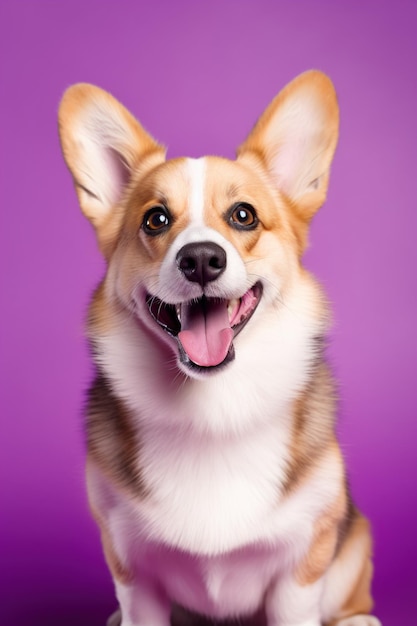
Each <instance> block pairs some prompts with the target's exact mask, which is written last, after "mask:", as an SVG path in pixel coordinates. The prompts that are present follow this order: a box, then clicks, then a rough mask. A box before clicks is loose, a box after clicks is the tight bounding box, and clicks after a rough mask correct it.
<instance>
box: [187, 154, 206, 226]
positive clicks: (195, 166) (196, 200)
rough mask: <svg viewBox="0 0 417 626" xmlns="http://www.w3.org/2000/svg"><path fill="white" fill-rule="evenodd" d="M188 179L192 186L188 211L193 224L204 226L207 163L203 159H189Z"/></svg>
mask: <svg viewBox="0 0 417 626" xmlns="http://www.w3.org/2000/svg"><path fill="white" fill-rule="evenodd" d="M186 168H187V178H188V181H189V185H190V193H189V198H188V210H189V212H190V217H191V223H193V224H198V225H203V224H204V217H203V216H204V206H205V202H204V183H205V178H206V161H205V159H204V157H202V158H201V159H187V161H186Z"/></svg>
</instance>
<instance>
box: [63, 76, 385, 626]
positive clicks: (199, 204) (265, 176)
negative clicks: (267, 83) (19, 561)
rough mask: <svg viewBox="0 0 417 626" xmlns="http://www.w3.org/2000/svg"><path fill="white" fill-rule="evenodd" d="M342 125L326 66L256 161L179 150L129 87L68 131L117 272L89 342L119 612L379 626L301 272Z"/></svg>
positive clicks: (93, 424) (84, 204) (310, 282)
mask: <svg viewBox="0 0 417 626" xmlns="http://www.w3.org/2000/svg"><path fill="white" fill-rule="evenodd" d="M338 126H339V109H338V103H337V97H336V94H335V90H334V87H333V84H332V82H331V80H330V79H329V78H328V77H327V76H326V75H325V74H323V73H321V72H319V71H316V70H312V71H309V72H306V73H304V74H301V75H300V76H298V77H297V78H295V79H294V80H293V81H292V82H291V83H289V84H288V85H287V86H286V87H285V88H284V89H283V90H282V91H281V92H280V93H279V94H278V95H277V96H276V97H275V98H274V99H273V101H272V102H271V103H270V105H269V106H268V107H267V108H266V110H265V111H264V113H263V114H262V115H261V117H260V118H259V119H258V121H257V123H256V124H255V126H254V127H253V130H252V131H251V132H250V134H249V136H248V137H247V139H246V140H245V141H244V143H243V144H242V145H241V146H240V147H239V148H238V150H237V157H236V160H234V161H232V160H228V159H225V158H222V157H217V156H207V157H202V158H199V159H192V158H175V159H172V160H166V159H165V149H164V147H163V146H162V145H160V144H159V143H158V142H157V141H155V140H154V139H153V138H152V137H151V136H150V135H149V134H148V133H147V132H146V131H145V130H144V128H143V127H142V126H141V125H140V123H139V122H138V121H137V120H136V119H135V118H134V117H133V116H132V115H131V114H130V113H129V112H128V111H127V110H126V109H125V108H124V107H123V106H122V105H121V104H120V103H119V102H118V101H117V100H116V99H115V98H114V97H113V96H111V95H110V94H109V93H107V92H105V91H103V90H101V89H99V88H98V87H95V86H92V85H89V84H76V85H74V86H72V87H70V88H69V89H68V90H67V91H66V92H65V94H64V96H63V99H62V101H61V105H60V109H59V132H60V138H61V144H62V150H63V154H64V158H65V161H66V163H67V165H68V168H69V170H70V172H71V174H72V177H73V180H74V184H75V189H76V192H77V195H78V199H79V203H80V205H81V209H82V211H83V213H84V215H85V216H86V217H87V218H88V219H89V220H90V222H91V223H92V224H93V226H94V228H95V231H96V234H97V238H98V245H99V248H100V250H101V252H102V254H103V255H104V258H105V261H106V267H107V269H106V273H105V277H104V279H103V281H102V282H101V283H100V285H99V286H98V288H97V289H96V291H95V293H94V296H93V298H92V301H91V304H90V308H89V312H88V320H87V336H88V339H89V345H90V347H91V353H92V357H93V360H94V363H95V368H96V377H95V380H94V382H93V384H92V386H91V388H90V390H89V393H88V400H87V406H86V411H85V418H86V438H87V449H88V454H87V491H88V497H89V503H90V507H91V511H92V514H93V516H94V518H95V520H96V521H97V523H98V526H99V528H100V531H101V538H102V544H103V550H104V554H105V557H106V561H107V563H108V566H109V569H110V572H111V574H112V577H113V580H114V585H115V590H116V596H117V599H118V603H119V610H118V612H117V613H116V614H114V615H113V617H111V618H110V620H109V622H108V623H109V624H118V623H121V624H122V626H168V624H169V623H170V618H171V615H172V613H173V608H175V607H183V610H184V611H187V615H198V616H204V617H206V618H207V617H208V618H210V619H212V620H216V621H221V620H229V619H235V618H238V619H246V618H248V617H250V616H252V615H255V614H258V613H259V611H261V612H262V614H263V615H264V619H265V620H266V623H267V624H268V625H269V626H319V625H320V624H325V625H327V626H330V625H331V626H336V625H337V626H377V625H380V622H379V620H378V619H377V618H376V617H373V616H371V615H370V612H371V609H372V597H371V591H370V584H371V577H372V547H371V533H370V529H369V524H368V522H367V520H366V519H365V518H364V517H363V516H362V515H361V513H360V512H359V511H358V510H357V509H356V508H355V506H354V504H353V502H352V499H351V496H350V493H349V487H348V480H347V476H346V470H345V465H344V461H343V458H342V454H341V451H340V447H339V445H338V442H337V440H336V435H335V414H336V394H335V390H334V389H335V385H334V382H333V379H332V375H331V373H330V371H329V368H328V366H327V364H326V358H325V337H326V332H327V329H328V327H329V313H328V305H327V303H326V298H325V296H324V294H323V291H322V289H321V287H320V286H319V284H318V283H317V282H316V280H315V279H314V278H313V277H312V276H311V275H310V273H309V272H308V271H307V270H306V269H304V267H303V266H302V256H303V253H304V251H305V249H306V245H307V236H308V227H309V223H310V221H311V219H312V217H313V215H314V214H315V213H316V211H317V210H318V209H319V208H320V206H321V205H322V204H323V202H324V200H325V197H326V192H327V187H328V180H329V172H330V166H331V162H332V159H333V155H334V152H335V148H336V143H337V138H338Z"/></svg>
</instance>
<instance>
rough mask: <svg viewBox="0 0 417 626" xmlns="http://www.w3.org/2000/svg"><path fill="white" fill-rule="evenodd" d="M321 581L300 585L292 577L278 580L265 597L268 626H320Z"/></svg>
mask: <svg viewBox="0 0 417 626" xmlns="http://www.w3.org/2000/svg"><path fill="white" fill-rule="evenodd" d="M322 592H323V579H322V578H319V579H318V580H316V581H315V582H314V583H312V584H306V585H301V584H300V583H298V582H297V580H296V579H295V577H294V576H293V575H287V576H285V577H283V578H281V577H280V578H279V579H278V580H277V581H276V582H275V583H274V584H273V585H272V587H271V588H270V590H269V592H268V594H267V597H266V615H267V623H268V626H320V624H321V611H320V601H321V595H322Z"/></svg>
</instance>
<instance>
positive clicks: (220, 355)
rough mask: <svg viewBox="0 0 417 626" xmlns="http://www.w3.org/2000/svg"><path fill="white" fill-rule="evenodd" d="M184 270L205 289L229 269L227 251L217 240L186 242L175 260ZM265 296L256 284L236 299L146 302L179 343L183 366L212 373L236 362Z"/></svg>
mask: <svg viewBox="0 0 417 626" xmlns="http://www.w3.org/2000/svg"><path fill="white" fill-rule="evenodd" d="M176 263H177V267H178V269H179V271H180V272H181V273H182V274H183V275H184V277H185V278H186V279H187V280H188V281H190V282H195V283H199V284H200V285H201V287H202V289H203V291H204V288H205V286H206V285H207V283H209V282H212V281H215V280H217V278H219V276H220V275H221V274H222V273H223V272H224V270H225V269H226V264H227V257H226V252H225V251H224V250H223V248H221V247H220V246H219V245H217V244H215V243H213V242H198V243H191V244H186V245H185V246H183V247H182V248H181V250H180V251H179V252H178V254H177V257H176ZM261 296H262V284H261V283H260V282H257V283H255V284H254V285H253V286H252V287H251V288H250V289H248V291H246V293H244V294H243V295H242V297H240V298H238V299H236V298H233V299H230V300H227V299H222V298H208V297H206V296H205V295H203V296H201V297H200V298H198V299H193V300H191V301H187V302H182V303H180V304H170V303H168V302H163V301H162V300H160V299H159V298H158V297H156V296H153V295H151V294H147V296H146V304H147V306H148V309H149V312H150V314H151V316H152V317H153V319H154V320H155V321H156V322H157V323H158V324H159V326H160V327H161V328H163V329H164V331H165V332H167V333H169V334H170V335H171V336H173V337H175V338H176V339H177V342H178V347H179V355H180V358H181V361H182V363H184V364H185V365H187V366H189V367H190V368H198V369H200V370H201V369H203V370H204V369H211V368H218V367H219V366H223V365H226V364H227V363H229V362H230V361H232V360H233V359H234V356H235V353H234V346H233V339H234V338H235V337H236V336H237V334H238V333H239V332H240V331H241V330H242V329H243V328H244V326H245V325H246V324H247V323H248V321H249V320H250V318H251V317H252V315H253V313H254V312H255V310H256V308H257V306H258V304H259V301H260V299H261Z"/></svg>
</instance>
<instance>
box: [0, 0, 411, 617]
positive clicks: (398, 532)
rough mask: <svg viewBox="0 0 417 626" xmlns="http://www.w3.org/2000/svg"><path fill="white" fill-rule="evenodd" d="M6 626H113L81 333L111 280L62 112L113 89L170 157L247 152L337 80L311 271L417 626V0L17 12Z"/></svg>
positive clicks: (351, 430) (2, 5) (379, 523)
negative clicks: (92, 498)
mask: <svg viewBox="0 0 417 626" xmlns="http://www.w3.org/2000/svg"><path fill="white" fill-rule="evenodd" d="M0 11H1V13H0V29H1V32H0V46H1V51H0V60H1V61H0V62H1V100H0V107H1V122H0V123H1V133H0V142H1V143H0V147H1V168H0V177H1V186H0V193H1V230H0V234H1V247H0V254H1V302H2V305H1V324H0V333H1V346H2V347H1V367H2V373H1V378H0V380H1V400H2V408H1V460H0V462H1V465H2V468H1V482H2V485H1V486H2V494H1V501H0V502H1V504H0V508H1V518H0V521H1V526H2V529H1V534H0V537H1V542H2V544H3V545H2V547H1V549H0V550H1V551H0V555H1V557H0V560H1V567H0V575H1V577H2V583H1V589H2V592H3V593H2V595H3V600H2V606H1V609H0V615H1V620H0V621H1V624H2V625H3V626H41V625H42V626H52V625H54V626H55V625H56V624H59V625H60V626H70V625H71V626H72V625H74V624H79V625H80V626H83V625H86V626H87V625H88V626H103V625H104V620H105V617H106V616H107V614H108V612H109V611H110V610H111V609H112V608H113V606H114V599H113V591H112V584H111V581H110V577H109V575H108V573H107V570H106V567H105V565H104V561H103V558H102V556H101V549H100V545H99V538H98V533H97V531H96V528H95V526H94V524H93V523H92V521H91V520H90V516H89V513H88V510H87V506H86V498H85V493H84V484H83V463H84V447H83V436H82V421H81V407H82V402H83V390H84V389H85V388H86V385H87V384H88V380H89V377H90V368H89V363H88V358H87V352H86V348H85V343H84V340H83V330H82V319H83V316H84V312H85V308H86V303H87V300H88V297H89V294H90V292H91V290H92V288H93V286H94V285H95V283H96V282H97V280H98V279H99V277H100V275H101V273H102V270H103V264H102V261H101V259H100V257H99V254H98V252H97V251H96V247H95V241H94V236H93V233H92V232H91V230H90V227H89V225H88V224H87V222H85V221H84V219H83V218H82V216H81V214H80V212H79V209H78V205H77V202H76V197H75V192H74V190H73V188H72V183H71V180H70V176H69V174H68V172H67V170H66V168H65V166H64V163H63V161H62V158H61V155H60V149H59V145H58V139H57V130H56V110H57V106H58V102H59V99H60V96H61V94H62V92H63V91H64V89H65V88H66V87H67V86H68V85H70V84H71V83H74V82H78V81H88V82H93V83H96V84H98V85H100V86H102V87H104V88H106V89H108V90H110V91H111V92H113V93H114V95H116V96H117V97H118V98H119V99H120V100H122V102H124V103H125V104H126V105H127V106H128V107H129V108H130V109H131V110H133V111H134V112H135V114H137V116H138V117H139V119H140V120H141V121H142V123H143V124H144V125H145V127H147V128H148V129H149V130H150V131H151V132H152V133H153V134H154V135H155V136H156V137H157V138H158V139H160V140H161V141H163V142H165V143H167V145H168V146H169V154H170V155H171V156H174V155H180V154H189V155H192V156H198V155H200V154H204V153H220V154H223V155H226V156H232V155H233V153H234V148H235V147H236V146H237V144H238V143H239V142H240V141H241V140H242V139H243V138H244V137H245V135H246V133H247V132H248V131H249V129H250V128H251V126H252V124H253V123H254V121H255V119H256V117H257V116H258V115H259V114H260V112H261V111H262V110H263V108H264V106H266V104H267V103H268V102H269V101H270V99H271V98H272V97H273V96H274V95H275V93H276V92H277V91H278V90H279V89H280V88H281V87H282V86H283V85H284V84H285V83H286V82H287V81H288V80H290V79H291V78H293V77H294V76H295V75H296V74H298V73H299V72H301V71H304V70H305V69H308V68H311V67H315V68H319V69H322V70H324V71H325V72H327V73H328V74H329V75H330V76H331V77H332V79H333V80H334V82H335V84H336V88H337V91H338V93H339V97H340V106H341V111H342V124H341V138H340V144H339V148H338V151H337V154H336V159H335V163H334V167H333V171H332V178H331V184H330V192H329V197H328V201H327V204H326V206H325V207H324V209H322V211H321V212H320V214H319V215H318V217H317V218H316V220H315V222H314V225H313V228H312V236H311V242H312V243H311V248H310V250H309V252H308V253H307V255H306V263H307V265H308V266H309V267H310V268H311V269H312V270H314V271H315V272H316V273H317V274H318V276H319V277H320V278H321V280H322V282H323V283H324V285H325V287H326V288H327V291H328V293H329V296H330V299H331V301H332V302H333V304H334V312H335V315H334V317H335V324H334V330H333V333H332V344H331V347H330V358H331V361H332V362H333V364H334V368H335V371H336V374H337V376H338V378H339V380H340V392H341V405H340V414H341V426H340V433H341V439H342V442H343V448H344V451H345V453H346V456H347V459H348V463H349V468H350V475H351V482H352V486H353V490H354V493H355V496H356V499H357V501H358V503H359V504H360V506H361V507H362V509H363V510H364V511H365V512H366V514H367V515H368V516H369V517H370V518H371V520H372V522H373V526H374V530H375V551H376V555H375V564H376V575H375V585H374V588H375V596H376V603H377V612H378V613H379V615H380V616H381V617H382V619H383V620H384V626H398V625H399V624H401V626H412V625H413V626H414V625H415V624H416V623H417V600H416V597H417V565H416V563H417V538H416V537H417V533H416V529H417V511H416V509H417V506H416V477H417V459H416V457H417V455H416V440H417V437H416V421H417V420H416V417H417V393H416V387H417V381H416V372H417V367H416V366H417V358H416V355H417V341H416V326H417V324H416V320H417V316H416V305H417V289H416V287H417V281H416V261H417V245H416V236H417V184H416V181H417V174H416V167H417V151H416V146H417V127H416V126H417V125H416V119H417V115H416V110H417V109H416V92H417V88H416V76H417V72H416V59H417V56H416V53H417V37H416V27H417V3H416V2H415V1H414V0H410V1H409V2H407V1H402V0H395V1H394V0H393V1H392V2H389V1H383V0H375V1H369V0H363V1H362V2H352V1H349V0H346V1H340V2H332V1H331V0H328V1H326V0H322V1H319V0H316V1H315V2H312V1H310V0H305V1H300V0H298V1H296V2H294V1H293V2H291V1H290V0H288V1H277V0H276V1H272V0H271V1H267V0H253V1H246V2H245V1H243V0H236V1H233V0H229V1H222V2H220V1H217V0H211V1H210V2H193V1H191V0H175V1H169V0H167V1H166V2H164V1H162V0H154V1H153V2H152V3H145V2H141V1H140V0H137V1H135V0H132V1H131V2H129V1H127V0H118V1H117V2H116V1H114V2H106V1H104V0H98V1H95V0H94V1H90V0H82V1H80V0H71V1H69V0H68V1H67V0H65V1H62V0H60V1H59V2H53V1H52V0H51V1H47V0H43V1H42V0H32V1H29V0H28V1H26V2H25V1H23V0H20V1H16V0H15V1H12V0H10V1H5V0H1V2H0Z"/></svg>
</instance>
